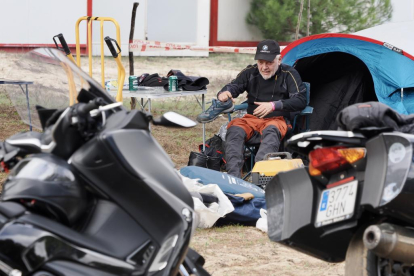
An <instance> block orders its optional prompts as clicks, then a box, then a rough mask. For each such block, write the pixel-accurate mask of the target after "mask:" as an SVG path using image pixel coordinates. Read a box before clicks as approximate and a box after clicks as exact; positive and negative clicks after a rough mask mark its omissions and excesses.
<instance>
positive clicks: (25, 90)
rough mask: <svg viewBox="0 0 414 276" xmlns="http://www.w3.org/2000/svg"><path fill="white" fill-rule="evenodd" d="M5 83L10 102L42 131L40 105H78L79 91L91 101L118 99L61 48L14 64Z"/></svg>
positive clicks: (33, 53)
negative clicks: (94, 99) (96, 99)
mask: <svg viewBox="0 0 414 276" xmlns="http://www.w3.org/2000/svg"><path fill="white" fill-rule="evenodd" d="M9 69H10V70H9V71H8V74H7V75H6V79H5V80H4V81H5V84H6V91H7V94H8V96H9V99H10V100H11V101H12V103H13V105H14V106H15V108H16V110H17V112H18V114H19V116H20V117H21V119H22V120H23V122H25V123H26V124H29V125H32V126H33V127H35V128H37V129H40V130H41V129H42V127H41V123H40V120H39V116H38V114H37V112H36V106H42V107H44V108H48V109H64V108H67V107H68V106H71V105H73V104H75V103H77V96H78V94H79V92H80V91H81V90H82V89H84V90H86V91H88V92H89V93H88V94H89V98H90V99H93V98H96V97H101V98H103V99H104V101H105V102H106V104H110V103H114V102H115V101H114V99H113V98H112V97H111V96H110V95H109V94H108V93H107V92H106V91H105V90H104V89H102V87H101V85H100V84H99V83H98V82H96V81H95V80H93V79H92V78H91V77H90V76H89V75H88V74H86V73H85V72H84V71H82V69H80V68H79V67H78V66H77V65H76V64H74V63H73V62H72V61H71V60H69V59H68V58H67V57H66V56H65V54H64V53H63V52H61V51H59V50H57V49H52V48H39V49H36V50H33V51H31V52H28V53H26V54H24V55H23V56H22V57H21V58H20V59H16V60H14V61H13V62H12V63H11V66H10V68H9Z"/></svg>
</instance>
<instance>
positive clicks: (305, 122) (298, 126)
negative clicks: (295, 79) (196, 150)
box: [227, 82, 313, 180]
mask: <svg viewBox="0 0 414 276" xmlns="http://www.w3.org/2000/svg"><path fill="white" fill-rule="evenodd" d="M303 84H304V85H305V87H306V107H305V108H304V109H303V110H302V111H300V112H295V113H293V114H292V118H291V120H292V121H293V123H292V128H290V129H289V130H288V133H286V135H285V138H284V140H286V137H287V138H289V137H291V136H292V135H294V134H297V133H301V132H305V131H309V130H310V128H309V124H310V115H311V114H312V113H313V107H311V106H309V102H310V83H308V82H303ZM245 109H247V101H245V102H243V103H241V104H238V105H236V106H234V110H233V111H232V112H230V113H228V114H227V116H228V119H229V122H230V121H231V120H232V117H231V113H234V112H235V111H239V110H245ZM258 146H260V144H248V143H246V144H245V153H246V152H248V153H250V167H247V171H248V173H247V174H246V175H245V176H244V177H243V180H244V179H246V178H247V177H249V176H250V174H251V173H252V169H253V166H254V163H255V161H254V159H255V157H256V152H257V149H258ZM280 149H282V151H284V146H283V143H280ZM245 160H246V158H245ZM245 165H247V164H245Z"/></svg>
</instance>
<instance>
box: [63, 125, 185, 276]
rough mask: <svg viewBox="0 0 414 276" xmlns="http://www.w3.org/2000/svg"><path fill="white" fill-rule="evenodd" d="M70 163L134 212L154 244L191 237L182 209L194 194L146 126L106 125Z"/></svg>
mask: <svg viewBox="0 0 414 276" xmlns="http://www.w3.org/2000/svg"><path fill="white" fill-rule="evenodd" d="M134 145H136V146H134ZM71 163H72V165H73V166H74V167H75V168H76V169H77V170H78V171H79V172H80V173H81V174H82V175H83V176H84V177H85V178H87V179H89V180H90V183H91V185H94V187H95V188H96V189H97V190H99V191H100V192H101V193H103V194H105V195H106V196H107V197H108V198H110V200H113V201H114V202H115V203H116V204H118V205H119V206H121V208H123V209H124V210H125V211H126V212H127V213H128V214H129V215H130V216H131V217H133V218H134V220H135V221H136V222H137V223H138V224H139V225H141V226H142V227H143V229H145V230H146V232H147V233H148V234H149V235H150V236H151V237H152V242H154V246H155V247H156V248H158V249H160V248H161V247H162V246H163V244H165V243H166V242H168V240H169V239H170V238H171V237H173V236H175V235H178V236H177V237H178V240H177V242H176V244H177V245H180V246H178V247H176V248H180V247H181V245H182V244H183V243H185V241H186V240H188V239H189V238H190V235H189V233H190V232H191V224H192V221H191V218H190V221H189V220H188V218H185V216H184V215H183V211H184V210H185V209H187V211H188V210H190V214H191V212H192V209H193V200H192V198H191V195H190V193H189V192H188V190H187V189H186V188H185V186H184V185H183V183H182V180H181V178H180V177H179V175H178V173H177V172H176V171H175V170H174V168H173V164H172V162H171V160H170V158H169V157H168V155H167V154H166V153H165V152H164V151H163V150H162V148H161V146H160V145H159V144H158V143H157V142H156V141H155V140H154V139H153V137H152V136H151V134H150V133H149V132H148V131H146V130H136V129H131V130H129V129H127V130H113V131H103V132H102V133H101V134H99V135H97V136H96V137H95V138H94V139H92V140H91V141H89V142H88V143H86V144H85V145H84V146H82V147H81V148H80V149H79V150H78V151H77V152H75V153H74V154H73V156H72V157H71ZM115 172H116V173H115ZM191 215H192V214H191ZM144 226H145V228H144ZM158 249H157V250H158ZM174 250H175V248H174ZM159 252H161V251H159ZM159 252H158V251H157V253H156V254H158V253H159ZM183 252H185V251H183ZM172 256H173V255H172ZM174 258H175V257H174ZM168 265H169V266H171V265H172V262H168ZM165 269H166V271H169V268H165ZM160 273H161V272H160Z"/></svg>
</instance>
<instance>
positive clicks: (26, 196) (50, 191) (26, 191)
mask: <svg viewBox="0 0 414 276" xmlns="http://www.w3.org/2000/svg"><path fill="white" fill-rule="evenodd" d="M75 175H76V174H74V173H73V172H72V168H71V166H70V165H68V164H67V163H66V162H65V161H64V160H62V159H60V158H59V157H56V156H54V155H49V154H44V153H41V154H35V155H32V156H30V157H27V158H25V159H23V160H21V161H20V162H19V163H18V164H17V165H16V166H15V167H14V168H13V170H12V171H11V173H10V175H9V176H8V178H7V180H6V182H5V183H4V185H3V193H2V195H1V199H2V200H3V201H21V200H23V201H28V202H29V203H28V204H29V205H28V206H29V207H30V208H31V209H32V210H33V211H34V212H36V210H39V211H40V210H41V211H42V213H44V214H46V215H48V216H49V217H52V218H54V219H56V220H59V221H60V222H62V223H64V224H67V225H72V224H74V223H75V222H76V221H77V219H78V218H79V217H80V216H81V215H83V214H84V212H85V211H86V208H87V207H88V195H87V192H86V190H85V187H84V184H83V183H82V182H80V180H78V179H77V178H76V177H75Z"/></svg>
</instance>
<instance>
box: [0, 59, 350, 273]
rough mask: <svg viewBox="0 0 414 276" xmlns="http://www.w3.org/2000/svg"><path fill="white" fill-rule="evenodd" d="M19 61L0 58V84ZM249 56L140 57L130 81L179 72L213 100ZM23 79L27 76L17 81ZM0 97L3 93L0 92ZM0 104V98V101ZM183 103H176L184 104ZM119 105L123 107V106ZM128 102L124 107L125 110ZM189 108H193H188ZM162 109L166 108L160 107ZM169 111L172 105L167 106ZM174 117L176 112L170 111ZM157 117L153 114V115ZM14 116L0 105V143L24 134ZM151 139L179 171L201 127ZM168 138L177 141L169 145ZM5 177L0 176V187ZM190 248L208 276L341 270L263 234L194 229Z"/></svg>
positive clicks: (210, 129)
mask: <svg viewBox="0 0 414 276" xmlns="http://www.w3.org/2000/svg"><path fill="white" fill-rule="evenodd" d="M18 58H19V56H16V55H13V54H6V53H2V52H0V78H2V77H3V78H7V77H10V76H16V74H15V72H14V73H11V72H10V70H11V68H12V64H13V63H15V62H16V60H18ZM122 61H123V64H124V66H125V67H126V72H128V59H127V58H126V57H124V58H123V60H122ZM253 62H254V61H253V56H251V55H242V54H221V55H220V54H215V55H211V56H210V57H209V58H165V57H164V58H163V57H146V58H144V57H142V58H136V59H135V75H140V74H142V73H159V74H160V75H164V76H165V75H166V74H167V72H168V71H169V70H170V69H180V70H181V71H182V72H183V73H184V74H186V75H192V76H204V77H207V78H208V79H209V80H210V85H209V86H208V91H209V94H208V97H207V98H209V97H214V96H215V94H216V92H217V91H218V90H219V89H220V88H221V87H222V86H223V85H224V84H225V83H227V82H229V81H230V80H231V79H232V78H234V77H235V76H236V75H237V74H238V72H239V71H240V70H241V69H243V68H244V67H245V66H246V65H248V64H253ZM105 63H106V64H105V78H106V79H114V78H116V76H117V69H116V64H115V62H114V61H113V60H112V59H110V58H107V59H106V60H105ZM82 64H83V69H84V70H86V71H87V67H86V66H87V60H86V59H83V62H82ZM93 68H94V70H93V75H94V77H95V78H96V79H97V80H98V81H99V80H100V63H99V59H95V60H94V65H93ZM22 77H23V78H24V77H27V76H22ZM3 92H4V91H3ZM0 93H1V87H0ZM0 99H1V98H0ZM186 100H187V99H180V101H186ZM124 104H125V102H124ZM127 104H128V102H126V105H127ZM191 105H195V106H196V103H195V102H193V103H191ZM165 106H166V107H171V105H168V104H167V103H166V104H165ZM174 106H178V104H177V105H172V107H173V108H174ZM174 111H178V112H179V111H180V110H174ZM155 112H157V111H155ZM198 112H199V111H197V110H194V112H193V114H192V115H190V117H192V118H193V119H195V117H196V115H197V113H198ZM18 118H19V117H18V114H17V112H16V111H15V110H14V109H13V108H11V107H7V103H1V102H0V140H3V139H5V138H6V137H8V136H10V135H11V134H13V133H16V132H19V131H22V130H27V129H28V128H27V126H25V125H23V124H22V123H20V122H19V120H18ZM225 122H226V118H223V117H221V118H219V119H217V120H216V121H214V122H213V123H211V124H207V125H206V129H207V131H206V132H207V138H208V137H211V135H213V134H214V133H216V132H217V131H218V129H219V127H220V125H221V124H223V123H225ZM152 131H153V135H154V137H155V138H156V139H157V140H158V141H159V143H160V144H161V145H162V146H163V148H164V149H165V150H166V151H167V153H168V154H169V155H170V156H171V158H172V160H173V161H174V162H175V164H176V167H177V168H180V167H182V166H185V165H186V163H187V161H188V155H189V152H190V151H192V150H193V151H196V150H197V147H198V144H199V143H201V141H202V139H201V125H198V126H197V127H196V128H195V129H192V130H183V131H179V132H176V131H175V132H173V131H169V130H165V128H157V127H154V128H153V130H152ZM172 135H174V137H175V138H177V140H180V141H182V142H179V143H178V142H177V140H174V141H172V139H171V136H172ZM5 177H6V176H5V174H0V182H2V180H4V178H5ZM191 246H192V247H193V248H194V249H196V250H197V251H198V252H199V253H200V254H201V255H202V256H204V258H205V259H206V264H205V268H206V269H207V270H208V271H209V272H210V273H211V274H212V275H223V276H225V275H269V276H270V275H289V276H296V275H307V276H308V275H315V276H316V275H318V276H319V275H326V276H328V275H343V273H344V264H343V263H339V264H330V263H326V262H323V261H320V260H318V259H315V258H313V257H310V256H307V255H305V254H302V253H299V252H297V251H295V250H292V249H290V248H287V247H285V246H282V245H280V244H277V243H273V242H271V241H270V240H269V238H268V236H267V234H266V233H264V232H262V231H260V230H258V229H257V228H255V227H243V226H227V227H214V228H211V229H198V230H197V232H196V233H195V236H194V238H193V240H192V243H191Z"/></svg>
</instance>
